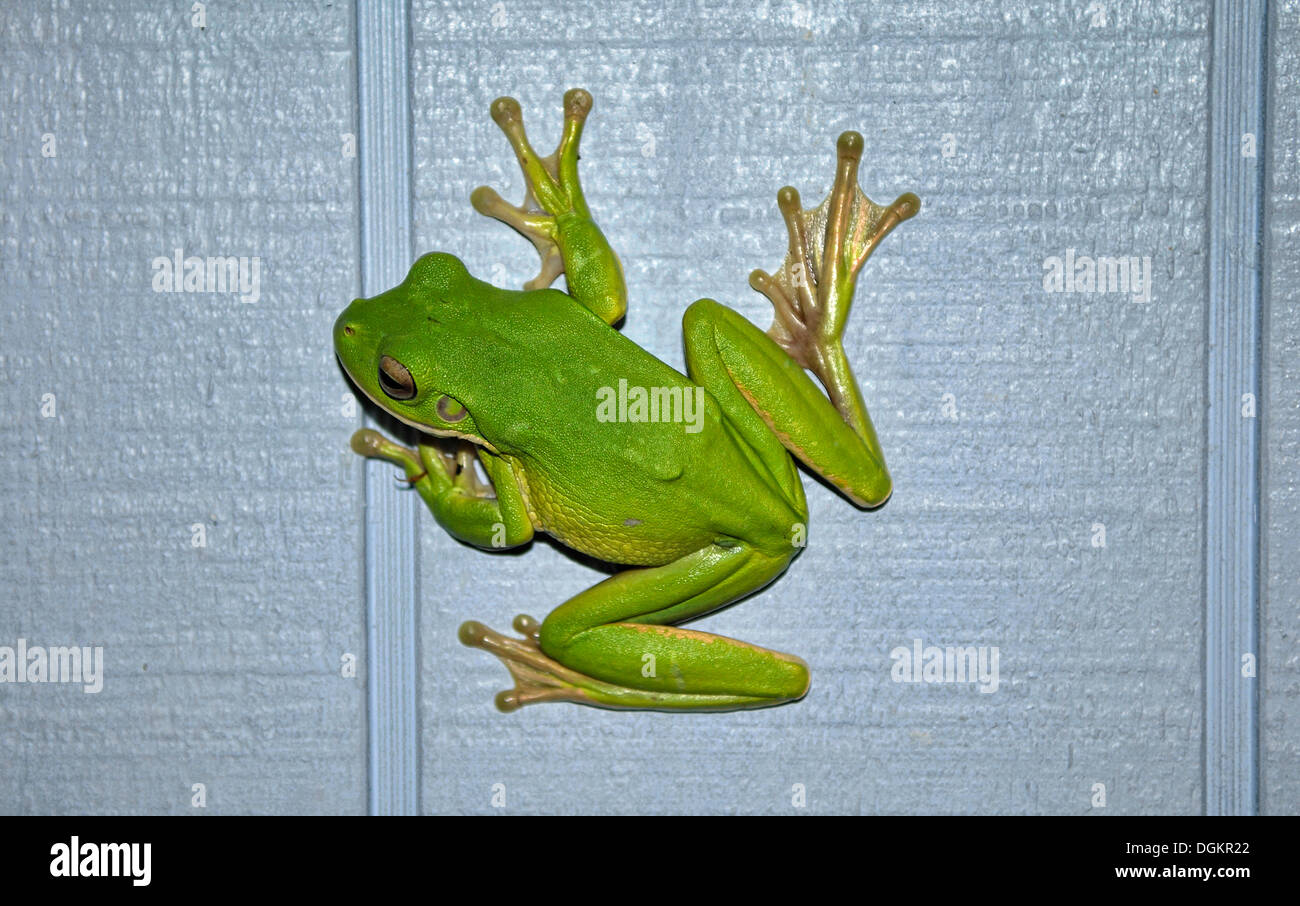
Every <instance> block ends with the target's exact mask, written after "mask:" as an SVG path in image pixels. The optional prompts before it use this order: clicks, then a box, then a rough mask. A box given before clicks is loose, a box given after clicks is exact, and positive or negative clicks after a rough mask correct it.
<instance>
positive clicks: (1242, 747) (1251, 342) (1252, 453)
mask: <svg viewBox="0 0 1300 906" xmlns="http://www.w3.org/2000/svg"><path fill="white" fill-rule="evenodd" d="M1267 14H1268V5H1267V2H1266V0H1218V2H1216V3H1215V4H1214V11H1213V22H1212V26H1211V28H1212V37H1211V58H1210V73H1209V77H1210V108H1209V117H1210V123H1209V140H1210V147H1209V176H1208V183H1209V206H1208V211H1207V216H1208V217H1209V224H1208V227H1209V254H1208V256H1207V270H1208V284H1209V300H1208V307H1207V316H1206V340H1207V358H1206V402H1207V413H1206V462H1205V492H1206V493H1205V749H1204V759H1205V811H1206V813H1207V814H1210V815H1253V814H1255V813H1256V812H1257V810H1258V799H1259V782H1258V781H1259V760H1258V759H1259V745H1258V741H1259V709H1258V683H1259V680H1258V679H1257V678H1256V676H1255V675H1252V676H1243V675H1242V658H1243V656H1245V655H1250V656H1252V657H1253V658H1254V659H1255V661H1256V664H1258V657H1259V645H1258V640H1259V601H1260V597H1259V552H1260V551H1259V500H1260V481H1259V418H1258V417H1245V416H1244V414H1243V409H1242V407H1243V405H1244V395H1245V394H1248V393H1249V394H1252V395H1254V396H1255V397H1256V400H1257V402H1256V407H1257V408H1256V411H1257V412H1258V411H1260V410H1259V403H1258V395H1259V392H1260V376H1261V372H1260V359H1261V356H1260V328H1261V319H1262V302H1263V296H1262V292H1261V289H1262V282H1261V265H1262V245H1263V242H1262V240H1263V233H1262V216H1261V215H1262V210H1263V168H1264V147H1265V141H1264V138H1265V133H1264V112H1265V111H1264V92H1265V85H1266V83H1267V71H1266V70H1267ZM1248 134H1249V135H1252V136H1254V138H1253V143H1254V147H1253V149H1251V150H1253V151H1254V156H1248V154H1247V146H1246V142H1247V141H1248V140H1247V139H1246V138H1245V136H1247V135H1248ZM1257 672H1258V671H1257V670H1256V673H1257Z"/></svg>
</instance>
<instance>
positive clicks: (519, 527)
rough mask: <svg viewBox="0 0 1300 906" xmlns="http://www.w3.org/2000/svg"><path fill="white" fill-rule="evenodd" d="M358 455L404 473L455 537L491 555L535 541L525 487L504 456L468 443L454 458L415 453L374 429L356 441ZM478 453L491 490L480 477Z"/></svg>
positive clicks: (423, 450) (438, 451) (431, 451)
mask: <svg viewBox="0 0 1300 906" xmlns="http://www.w3.org/2000/svg"><path fill="white" fill-rule="evenodd" d="M352 449H353V451H354V452H356V453H359V454H361V455H362V456H366V457H369V458H373V459H382V460H385V461H386V462H391V463H392V464H393V465H395V466H399V467H401V468H402V469H403V470H404V471H405V472H406V480H407V481H409V482H410V483H411V486H412V487H414V488H415V490H416V491H417V492H418V493H419V495H420V497H421V498H423V500H424V502H425V503H426V504H427V505H428V507H429V509H430V510H431V511H432V512H433V518H434V519H435V520H436V521H437V523H438V524H439V525H441V526H442V527H443V528H444V529H446V530H447V533H448V534H450V535H451V536H452V537H455V538H459V539H460V540H461V541H464V542H466V543H468V544H473V545H475V546H476V547H481V548H483V549H485V550H504V549H506V548H511V547H518V546H519V545H521V544H526V543H528V542H529V541H530V540H532V537H533V525H532V522H531V521H530V520H529V518H528V512H527V507H526V506H525V504H524V500H523V496H522V495H521V494H520V492H519V484H518V482H516V481H515V478H514V475H513V473H512V472H511V467H510V465H509V464H508V463H507V462H506V461H505V460H504V459H502V458H501V457H500V456H497V455H495V454H493V453H490V452H488V451H486V450H482V449H478V448H476V447H475V446H474V445H473V444H471V443H469V442H468V441H462V442H461V444H460V445H459V446H458V447H457V448H456V451H455V452H454V453H446V452H444V451H443V450H442V448H441V447H439V446H437V445H435V444H424V443H421V444H419V445H418V448H417V449H415V450H412V449H410V448H409V447H404V446H402V445H401V444H398V443H395V442H393V441H391V440H389V439H388V438H386V437H384V436H383V435H382V434H380V433H379V432H378V431H372V430H371V429H369V428H363V429H362V430H360V431H358V432H357V433H356V434H353V435H352ZM476 453H477V455H478V459H479V461H480V462H481V463H482V464H483V468H484V470H485V471H486V472H487V475H488V478H489V479H490V480H491V484H490V485H486V484H484V483H483V482H482V481H480V480H479V477H478V476H477V475H476V474H475V473H474V457H475V455H476Z"/></svg>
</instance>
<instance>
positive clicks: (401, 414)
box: [334, 89, 920, 711]
mask: <svg viewBox="0 0 1300 906" xmlns="http://www.w3.org/2000/svg"><path fill="white" fill-rule="evenodd" d="M591 107H592V99H591V95H590V94H588V93H587V92H586V91H583V90H581V89H574V90H571V91H569V92H568V93H567V94H566V95H565V97H564V130H563V133H562V137H561V139H560V142H559V146H558V147H557V148H556V150H555V152H554V153H553V154H550V155H548V156H546V157H542V156H539V155H538V154H537V152H536V151H534V150H533V148H532V146H531V145H530V144H529V141H528V138H527V136H526V134H525V132H524V125H523V117H522V114H521V112H520V107H519V103H518V102H517V101H515V100H514V99H513V98H508V97H504V98H498V99H497V100H496V101H494V102H493V104H492V107H491V114H492V118H493V119H494V120H495V121H496V123H497V125H498V126H500V127H501V129H502V131H503V132H504V133H505V135H506V138H507V139H508V140H509V142H510V145H511V147H512V148H513V149H514V153H515V156H516V157H517V158H518V161H519V165H520V167H521V169H522V170H523V173H524V179H525V182H526V184H527V192H526V194H525V197H524V201H523V203H522V204H520V205H512V204H509V203H507V202H506V201H505V200H503V199H502V198H501V197H500V196H499V195H498V194H497V193H496V192H494V191H493V190H492V189H490V188H488V187H486V186H483V187H480V188H478V189H476V190H475V191H474V192H473V194H472V195H471V196H470V201H471V203H472V204H473V206H474V208H475V209H476V210H477V211H479V212H480V213H482V214H485V215H488V216H490V217H493V218H496V219H498V220H501V221H503V222H504V223H506V224H508V225H509V226H511V227H513V228H514V229H516V230H518V231H519V232H520V233H522V234H523V235H524V236H525V237H527V238H528V239H530V240H531V241H532V242H533V244H534V245H535V246H536V247H537V250H538V252H539V254H540V255H541V262H542V263H541V272H540V273H539V274H538V275H537V277H536V278H535V279H533V280H532V281H530V282H529V283H527V284H525V287H524V289H523V290H522V291H516V290H507V289H499V288H497V287H495V286H492V285H490V284H488V283H485V282H483V281H481V280H477V279H475V278H474V277H472V276H470V274H469V273H468V271H467V270H466V268H465V266H464V265H463V264H462V263H461V262H460V261H459V260H458V259H457V258H455V257H453V256H451V255H448V254H442V253H433V254H427V255H425V256H423V257H421V258H420V259H419V260H418V261H416V262H415V265H414V266H413V267H412V268H411V270H410V273H409V274H408V275H407V277H406V279H405V280H404V281H403V282H402V283H401V285H399V286H397V287H395V288H393V289H391V290H389V291H387V292H384V293H381V294H380V295H377V296H375V297H373V298H369V299H357V300H355V301H353V302H352V303H351V304H350V305H349V306H348V307H347V309H346V310H345V311H344V312H343V314H342V315H341V316H340V317H339V318H338V321H337V323H336V324H335V327H334V346H335V350H336V352H337V354H338V358H339V361H340V362H341V363H342V365H343V368H344V369H345V370H346V372H347V374H348V376H349V377H350V378H351V379H352V381H353V382H354V383H355V384H356V386H357V387H358V388H360V389H361V391H362V392H363V393H364V394H365V395H366V396H367V397H369V398H370V400H372V401H373V402H374V403H375V404H376V405H378V406H379V407H381V408H382V409H383V410H385V411H386V412H388V413H390V414H391V415H393V416H394V417H395V418H397V419H399V420H400V421H402V422H404V423H406V424H407V425H410V426H412V427H414V428H415V429H417V431H418V432H419V434H418V435H417V436H419V437H420V438H421V439H420V441H419V443H417V445H416V447H415V448H414V449H410V448H408V447H405V446H403V445H400V444H398V443H395V442H394V441H392V440H389V439H388V438H386V437H384V436H382V435H381V434H379V433H378V432H376V431H373V430H369V429H365V430H361V431H358V432H357V433H356V434H355V435H353V438H352V448H353V449H354V450H355V451H356V452H357V453H360V454H361V455H363V456H368V457H377V458H379V459H383V460H387V461H389V462H392V463H393V464H395V465H397V466H398V467H399V468H401V469H402V470H404V474H405V478H406V480H407V481H409V482H410V483H411V485H412V486H413V487H414V488H415V490H416V491H417V492H418V493H419V494H420V496H421V497H422V498H423V500H424V502H425V503H426V504H427V505H428V507H429V509H430V510H432V512H433V516H434V519H435V520H436V521H437V522H438V524H439V525H441V526H442V527H443V528H444V529H445V530H446V531H447V532H448V533H450V534H451V535H452V536H454V537H456V538H458V539H460V540H461V541H464V542H467V543H469V544H471V545H476V546H478V547H480V548H483V549H485V550H489V551H494V550H503V549H506V548H513V547H517V546H519V545H522V544H525V543H527V542H528V541H529V540H530V539H532V537H533V535H534V533H536V532H546V533H548V534H550V535H551V536H553V537H554V538H556V539H557V540H558V541H560V542H561V543H563V544H564V545H567V546H569V547H571V548H574V549H576V550H578V551H581V552H583V553H585V554H588V555H590V556H593V557H597V558H599V559H601V560H605V561H608V562H611V563H614V564H619V565H622V566H625V567H626V569H624V570H622V571H621V572H617V573H615V574H614V575H612V576H610V577H609V578H607V579H605V580H604V581H602V582H600V583H598V584H596V585H594V586H592V587H591V588H588V589H587V590H586V591H583V592H581V593H580V594H578V595H576V596H574V597H573V598H570V599H569V600H568V601H565V602H564V603H562V604H560V605H559V606H558V607H556V608H555V609H554V610H553V611H551V613H550V614H549V615H548V616H547V617H546V618H545V620H543V621H542V622H540V623H539V622H537V620H535V619H533V618H532V617H529V616H524V615H521V616H519V617H516V619H515V621H514V628H515V630H516V631H517V632H518V633H519V635H520V636H521V638H516V637H514V636H508V635H503V634H500V633H497V632H494V631H492V630H490V629H488V628H487V627H485V626H484V625H482V624H481V623H478V622H472V621H471V622H467V623H465V624H464V625H462V626H461V628H460V640H461V641H462V642H463V643H464V644H466V645H471V646H476V647H478V648H482V649H485V650H486V651H489V652H491V653H492V654H494V655H496V656H497V657H498V658H500V659H501V661H502V662H503V663H504V664H505V666H506V667H507V668H508V669H509V671H510V673H511V674H512V676H513V678H514V683H515V685H514V688H512V689H510V690H508V691H505V692H502V693H500V694H499V695H498V696H497V700H496V704H497V706H498V707H499V708H500V709H501V710H503V711H510V710H513V709H515V708H518V707H519V706H521V705H525V704H530V703H535V702H548V701H569V702H578V703H581V704H587V705H597V706H603V707H610V708H640V709H660V710H699V711H719V710H732V709H739V708H755V707H763V706H767V705H775V704H780V703H783V702H789V701H794V700H797V699H799V698H802V697H803V696H804V695H805V694H806V693H807V691H808V686H809V672H808V666H807V664H805V662H804V661H803V660H801V659H800V658H798V657H795V656H793V655H789V654H782V653H780V652H777V651H772V650H769V649H766V648H761V647H759V646H757V645H753V644H749V643H747V642H742V641H738V640H735V639H731V638H726V637H724V636H720V635H713V634H710V633H707V632H702V631H700V630H697V629H688V628H683V627H682V626H681V625H679V624H681V623H684V622H686V621H688V620H692V619H694V618H696V617H699V616H702V615H703V614H706V613H708V612H709V611H712V610H716V609H717V608H719V607H723V606H725V605H727V604H729V603H731V602H733V601H736V600H738V599H740V598H743V597H745V596H746V595H749V594H751V593H752V592H755V591H757V590H758V589H760V588H762V587H764V586H765V585H767V584H768V583H769V582H771V581H772V580H774V579H775V578H776V577H777V576H779V575H781V573H782V572H784V570H785V569H786V567H787V566H788V565H789V563H790V561H791V560H792V559H793V558H794V556H795V555H796V554H797V553H798V552H799V551H800V550H801V549H802V547H803V545H804V539H805V537H806V521H807V517H808V508H807V505H806V503H805V500H804V491H803V486H802V484H801V482H800V476H799V470H798V468H797V467H796V465H795V462H794V458H797V459H798V460H799V461H801V462H802V463H804V465H806V466H807V467H808V468H809V469H811V470H812V471H813V472H815V473H816V474H818V475H820V476H822V477H823V478H824V479H826V481H828V482H829V483H830V484H831V485H832V486H834V487H835V488H836V489H838V491H839V492H840V493H841V494H842V495H843V496H845V497H846V498H848V499H849V500H850V501H852V503H853V504H855V505H856V506H858V507H861V508H872V507H878V506H880V505H881V504H883V503H884V502H885V501H886V500H887V499H888V498H889V495H890V493H891V490H892V485H891V483H890V477H889V472H888V471H887V469H886V467H885V459H884V455H883V454H882V453H881V449H880V442H879V440H878V439H877V437H876V431H875V428H874V427H873V426H872V423H871V419H870V417H869V416H868V414H867V408H866V406H865V405H864V403H863V400H862V394H861V392H860V390H859V388H858V385H857V381H856V380H855V378H854V376H853V371H852V369H851V368H850V365H849V362H848V359H847V358H846V356H845V353H844V349H843V346H842V345H841V336H842V334H843V331H844V325H845V322H846V321H847V319H848V315H849V307H850V304H851V303H852V300H853V291H854V285H855V283H856V280H857V274H858V271H859V269H860V268H861V267H862V264H863V262H864V261H865V260H866V258H867V256H869V255H870V254H871V252H872V250H873V249H875V247H876V245H877V244H878V243H879V242H880V240H881V239H882V238H884V236H885V235H886V234H887V233H889V232H890V230H892V229H893V228H894V227H895V226H896V225H897V224H898V223H899V222H901V221H903V220H906V219H907V218H909V217H911V216H913V215H914V214H916V212H917V211H918V209H919V208H920V201H919V200H918V199H917V197H916V196H915V195H913V194H911V193H906V194H904V195H901V196H900V197H899V198H898V199H897V200H895V201H894V202H893V203H892V204H889V205H878V204H875V203H873V202H872V201H871V200H870V199H868V198H867V196H866V195H864V194H863V193H862V191H861V190H860V189H859V188H858V182H857V171H858V162H859V160H860V158H861V156H862V148H863V140H862V136H861V135H859V134H858V133H856V132H845V133H844V134H843V135H841V136H840V137H839V141H838V142H837V166H836V172H835V180H834V186H833V188H832V190H831V193H830V195H829V196H828V197H827V198H826V200H825V201H823V202H822V204H820V205H819V206H817V207H816V208H812V209H808V210H805V209H804V208H803V207H802V206H801V203H800V199H799V193H798V192H796V191H795V190H794V189H793V188H791V187H789V186H787V187H785V188H783V189H781V190H780V191H779V192H778V193H777V205H778V207H779V208H780V211H781V215H782V217H783V218H784V220H785V226H786V229H787V231H788V233H789V248H788V251H787V254H786V257H785V261H784V262H783V264H782V266H781V267H780V269H779V270H777V271H776V272H775V273H773V274H768V273H765V272H763V271H761V270H756V271H754V272H753V273H752V274H751V275H750V278H749V282H750V285H751V286H752V287H753V288H754V289H756V290H758V291H759V292H761V293H763V294H765V295H766V296H767V297H768V299H769V300H770V301H771V303H772V305H773V308H774V309H775V318H774V322H773V324H772V327H771V328H770V329H769V330H768V331H767V332H766V333H764V332H763V331H761V330H759V329H758V328H757V327H755V326H753V325H752V324H750V323H749V322H748V321H747V320H745V319H744V318H743V317H741V316H740V315H739V314H737V313H736V312H735V311H733V310H732V309H730V308H727V307H726V306H723V305H720V304H719V303H717V302H715V301H714V300H712V299H700V300H698V301H696V302H695V303H694V304H692V305H691V306H690V307H689V308H687V309H686V313H685V316H684V318H683V321H682V328H683V334H684V341H685V350H686V370H687V373H686V374H681V373H680V372H678V371H677V370H675V369H673V368H671V367H669V366H668V365H666V364H664V363H663V362H661V361H659V360H658V359H657V358H655V357H654V356H652V355H651V354H650V353H648V352H646V351H645V350H643V349H641V348H640V347H639V346H637V345H636V344H635V343H633V342H632V341H631V340H629V339H627V338H626V337H624V336H623V335H622V334H621V333H619V332H618V331H617V330H616V329H615V326H614V325H616V324H617V323H618V322H619V321H620V320H622V318H623V316H624V313H625V312H626V308H627V301H626V287H625V280H624V275H623V268H622V265H621V263H620V262H619V259H618V256H617V255H616V254H615V253H614V250H613V249H612V248H611V247H610V245H609V243H608V242H607V241H606V239H605V236H604V235H603V234H602V233H601V230H600V229H599V227H597V225H596V223H595V221H594V220H593V219H592V215H591V212H590V210H589V209H588V207H587V202H586V200H585V199H584V197H583V191H582V186H581V184H580V182H579V180H578V143H579V140H580V138H581V136H582V131H583V125H584V123H585V122H586V119H587V115H588V114H589V113H590V111H591ZM560 274H564V275H565V282H566V284H567V289H568V292H561V291H559V290H557V289H553V288H550V287H551V284H552V283H553V282H554V281H555V279H556V278H557V277H558V276H560ZM810 373H811V375H815V376H816V378H817V379H818V381H820V383H821V386H822V387H823V388H825V392H823V391H822V390H820V389H819V388H818V386H817V385H816V384H815V383H814V382H813V379H812V377H811V376H810ZM448 439H450V440H448ZM792 454H793V457H794V458H792ZM476 459H477V461H478V463H480V464H481V466H482V471H483V475H484V476H486V478H487V481H484V480H483V478H482V477H480V476H479V475H478V474H476V469H475V468H474V462H475V460H476Z"/></svg>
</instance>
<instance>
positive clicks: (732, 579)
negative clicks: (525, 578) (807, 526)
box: [460, 542, 808, 711]
mask: <svg viewBox="0 0 1300 906" xmlns="http://www.w3.org/2000/svg"><path fill="white" fill-rule="evenodd" d="M792 555H793V551H792V550H764V549H761V548H759V547H757V546H753V545H750V544H748V543H743V542H741V543H736V544H733V545H730V546H722V545H716V544H715V545H710V546H709V547H707V548H705V549H703V550H700V551H696V552H695V553H693V554H689V555H688V556H686V557H683V558H682V559H680V560H677V561H676V562H673V563H670V564H667V565H666V566H656V567H647V568H643V569H629V570H626V571H624V572H621V573H618V574H617V575H614V576H611V577H610V578H608V579H606V580H605V581H604V582H601V583H600V584H598V585H595V586H593V587H591V588H589V589H587V590H586V591H584V592H582V593H581V594H579V595H577V596H575V597H573V598H571V599H570V600H569V601H567V602H565V603H564V604H562V605H560V606H559V607H557V608H556V609H555V610H554V611H552V613H551V614H550V616H548V617H547V618H546V620H545V622H543V623H542V624H540V625H539V624H538V623H537V622H536V621H535V620H533V619H532V618H531V617H527V616H520V617H517V618H516V619H515V628H516V629H517V630H519V631H520V632H521V633H523V634H524V638H523V639H513V638H509V637H507V636H503V635H501V634H499V633H496V632H493V631H492V630H490V629H488V628H487V627H485V626H483V625H482V624H481V623H476V622H469V623H465V624H464V625H463V626H461V629H460V638H461V641H462V642H464V643H465V644H466V645H472V646H474V647H478V648H482V649H484V650H486V651H489V652H491V653H492V654H495V655H496V656H497V657H499V658H500V659H501V661H502V662H503V663H504V664H505V665H506V667H507V668H508V669H509V670H510V672H511V674H512V675H513V676H514V679H515V688H514V689H511V690H508V691H506V692H502V693H500V694H499V695H498V696H497V707H498V708H500V709H501V710H503V711H512V710H514V709H515V708H518V707H520V706H521V705H526V704H531V703H533V702H543V701H571V702H578V703H581V704H587V705H599V706H602V707H608V708H649V709H661V710H684V709H689V710H701V711H709V710H714V711H720V710H733V709H738V708H761V707H765V706H768V705H776V704H781V703H782V702H787V701H792V700H794V699H797V698H801V697H802V696H803V695H804V694H805V693H806V692H807V691H808V666H807V665H806V664H805V663H804V662H803V661H802V660H800V659H799V658H797V657H794V656H793V655H788V654H781V653H780V652H776V651H770V650H768V649H765V648H759V647H757V646H755V645H750V644H748V643H746V642H740V641H737V640H735V639H730V638H726V637H725V636H720V635H711V634H709V633H706V632H698V631H696V630H693V629H682V628H679V627H677V626H673V625H669V624H672V623H678V622H681V621H683V620H688V619H691V618H693V617H697V616H700V615H701V614H704V613H707V612H709V611H711V610H714V609H716V608H718V607H722V606H723V605H725V604H728V603H730V602H732V601H735V600H737V599H738V598H741V597H744V596H745V595H747V594H749V593H751V592H753V591H756V590H757V589H759V588H762V587H763V586H764V585H766V584H767V583H768V582H770V581H772V579H774V578H776V576H778V575H779V574H780V573H781V571H782V570H784V569H785V567H786V565H787V564H788V563H789V561H790V558H791V556H792Z"/></svg>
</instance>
